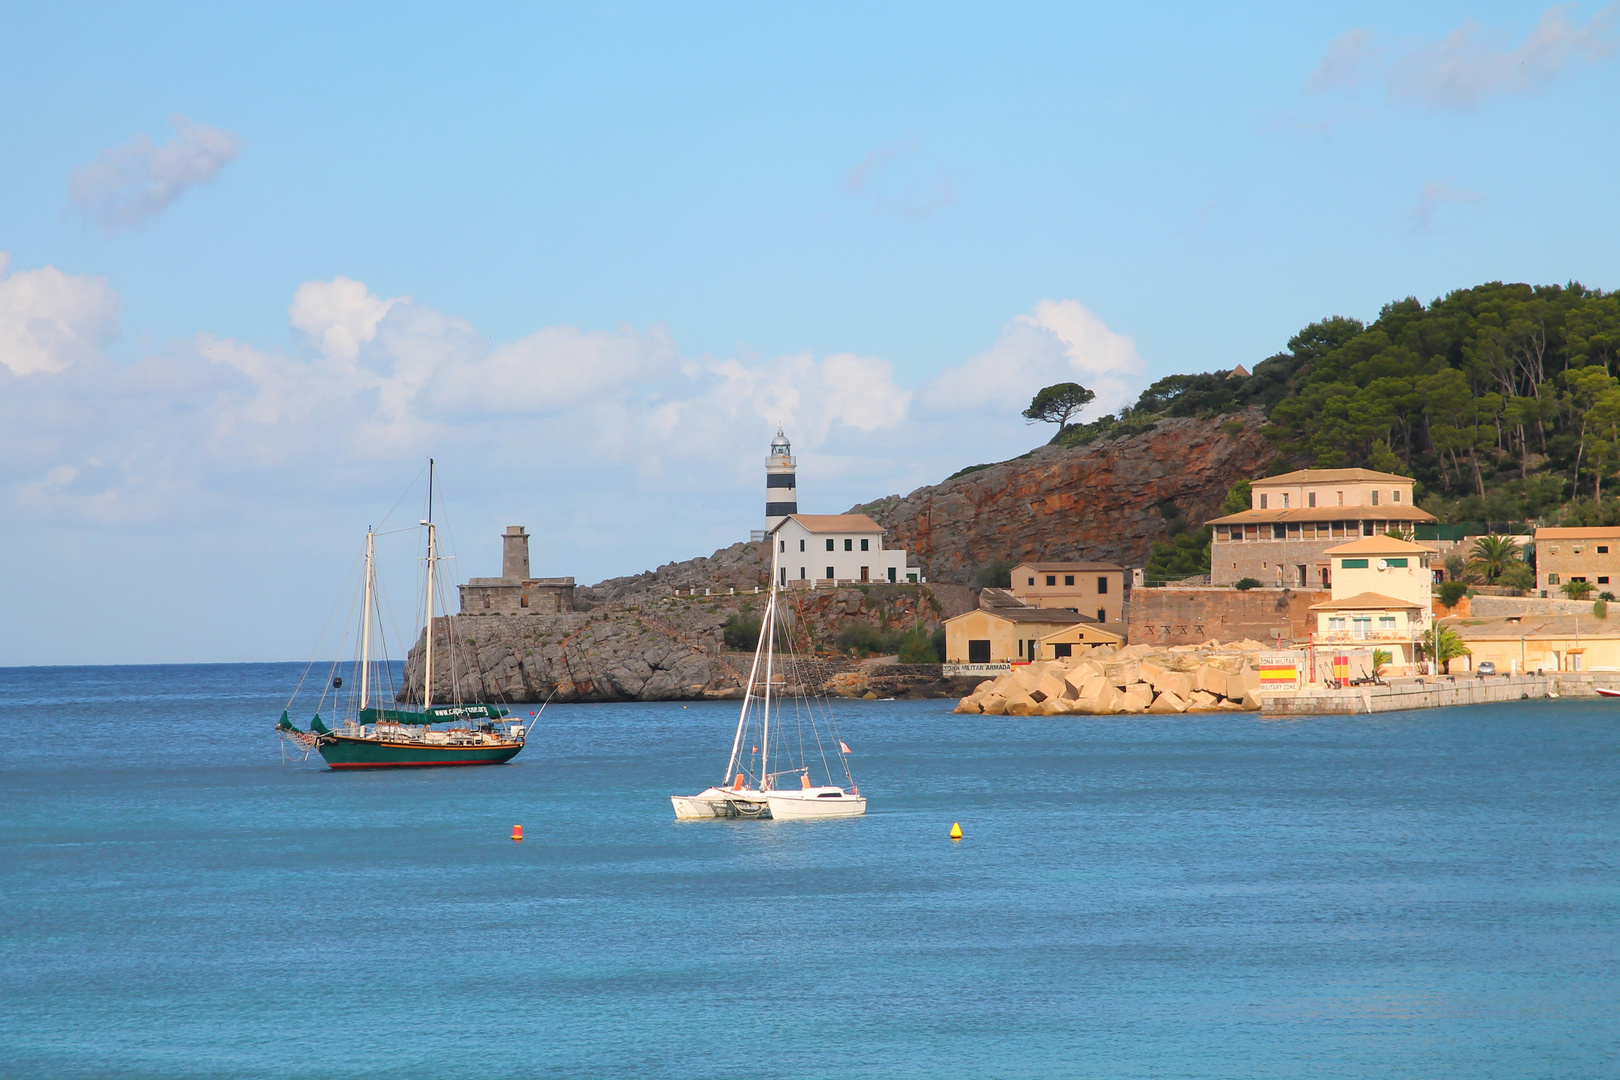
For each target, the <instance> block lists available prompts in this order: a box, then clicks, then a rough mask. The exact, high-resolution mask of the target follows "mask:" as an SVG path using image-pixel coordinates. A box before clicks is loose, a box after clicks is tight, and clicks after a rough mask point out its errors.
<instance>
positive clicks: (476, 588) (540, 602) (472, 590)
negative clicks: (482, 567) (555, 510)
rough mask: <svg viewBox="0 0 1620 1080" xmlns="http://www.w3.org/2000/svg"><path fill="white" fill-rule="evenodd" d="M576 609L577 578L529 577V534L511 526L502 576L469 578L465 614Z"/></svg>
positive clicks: (506, 535) (503, 546)
mask: <svg viewBox="0 0 1620 1080" xmlns="http://www.w3.org/2000/svg"><path fill="white" fill-rule="evenodd" d="M573 609H574V579H573V578H571V577H562V578H533V577H530V576H529V534H528V533H527V532H525V531H524V529H523V526H521V525H508V526H507V527H506V532H505V533H503V534H502V535H501V576H500V577H498V578H468V579H467V584H465V585H463V586H461V613H462V614H463V615H552V614H556V613H558V612H563V611H572V610H573Z"/></svg>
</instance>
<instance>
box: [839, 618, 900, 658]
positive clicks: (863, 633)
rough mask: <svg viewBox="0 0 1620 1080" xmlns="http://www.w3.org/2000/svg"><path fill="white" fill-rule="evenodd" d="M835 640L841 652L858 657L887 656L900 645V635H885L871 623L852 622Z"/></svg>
mask: <svg viewBox="0 0 1620 1080" xmlns="http://www.w3.org/2000/svg"><path fill="white" fill-rule="evenodd" d="M833 640H834V641H836V642H837V643H838V648H839V649H840V650H841V651H843V652H852V653H854V654H855V655H856V656H871V655H873V654H877V655H879V656H882V655H887V654H888V653H891V652H894V650H895V646H897V645H898V644H899V643H900V639H899V635H898V634H885V633H884V632H883V631H881V630H879V629H878V628H877V627H875V626H873V625H872V624H871V623H869V622H852V623H850V624H849V625H848V626H846V627H844V628H843V629H842V630H840V631H838V636H837V637H836V638H834V639H833Z"/></svg>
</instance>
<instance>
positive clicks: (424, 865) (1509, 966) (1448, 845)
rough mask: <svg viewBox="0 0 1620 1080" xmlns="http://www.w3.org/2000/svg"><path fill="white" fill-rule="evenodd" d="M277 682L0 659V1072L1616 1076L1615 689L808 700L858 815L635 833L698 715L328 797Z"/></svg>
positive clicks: (628, 714)
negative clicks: (1099, 713) (982, 708)
mask: <svg viewBox="0 0 1620 1080" xmlns="http://www.w3.org/2000/svg"><path fill="white" fill-rule="evenodd" d="M303 670H304V669H303V667H302V666H300V665H282V664H242V665H203V666H164V667H63V668H10V669H0V733H3V736H4V750H3V752H0V814H3V819H0V821H3V825H0V1076H4V1077H7V1078H10V1077H130V1078H135V1077H164V1078H169V1077H222V1078H223V1077H231V1078H242V1077H276V1078H288V1077H312V1078H313V1077H321V1078H332V1077H357V1078H358V1077H365V1078H383V1077H387V1078H410V1077H424V1078H427V1077H478V1078H501V1077H671V1078H698V1077H716V1076H743V1075H768V1076H791V1077H807V1078H814V1077H829V1078H832V1077H837V1078H854V1077H874V1078H875V1077H884V1078H904V1077H919V1078H920V1077H928V1078H942V1077H1032V1078H1033V1077H1043V1078H1045V1077H1234V1078H1235V1077H1244V1078H1250V1077H1414V1078H1416V1077H1425V1078H1427V1077H1451V1076H1456V1077H1471V1078H1490V1077H1504V1078H1506V1077H1512V1078H1521V1077H1614V1076H1617V1075H1620V782H1617V781H1620V768H1617V767H1620V702H1609V701H1602V700H1597V701H1593V700H1557V701H1536V702H1521V703H1515V704H1504V705H1495V706H1485V707H1478V708H1453V709H1434V710H1429V711H1425V712H1412V713H1393V714H1382V715H1376V716H1336V717H1319V718H1308V719H1296V720H1288V721H1273V720H1264V719H1261V718H1260V717H1259V716H1257V715H1253V714H1237V715H1229V714H1223V715H1211V716H1197V717H1193V716H1181V717H1174V716H1171V717H1161V716H1153V717H1130V718H1127V717H1106V718H1072V717H1069V718H1040V717H1026V718H1005V717H988V716H959V715H956V714H953V713H952V712H951V706H952V704H953V703H951V702H947V701H894V702H871V701H849V702H838V703H836V705H835V710H836V715H837V719H838V723H839V730H840V734H841V736H842V738H843V740H844V741H845V742H847V743H848V744H849V746H850V749H851V750H852V752H853V753H852V756H851V759H850V760H851V762H852V764H853V768H854V777H855V782H856V783H857V784H858V785H859V787H860V790H861V792H862V793H863V794H864V795H866V796H867V797H868V798H869V799H870V804H869V810H868V813H867V815H866V816H865V817H864V818H860V819H853V820H841V821H824V822H769V821H713V822H682V823H677V822H676V821H675V820H674V818H673V814H672V810H671V807H670V802H669V796H670V795H671V794H672V793H688V794H689V793H692V792H695V791H697V790H700V789H701V788H703V787H706V786H708V785H710V784H714V783H716V782H718V781H720V780H721V779H722V777H721V773H722V772H723V770H724V768H725V763H726V756H727V753H728V751H729V749H730V742H731V738H732V734H733V730H734V726H735V723H736V706H735V705H734V704H727V703H689V704H681V703H678V702H676V703H662V704H612V705H553V706H551V707H550V708H548V709H546V710H545V711H544V713H543V714H542V715H541V716H540V717H538V718H537V720H536V723H535V727H534V732H533V737H532V739H531V741H530V743H529V745H528V747H527V748H526V749H525V750H524V751H523V753H522V754H521V755H519V756H518V757H517V758H516V759H515V760H514V761H513V762H512V763H511V764H508V765H502V766H495V767H487V768H473V769H439V770H420V771H399V772H369V773H357V774H351V773H338V772H333V771H331V770H328V769H326V768H324V767H323V766H322V764H321V762H320V759H319V757H318V756H317V757H313V758H311V759H309V760H305V759H304V758H303V757H302V756H301V755H286V754H284V752H283V748H282V747H281V745H280V744H279V742H278V740H277V738H276V736H275V735H274V734H273V733H272V726H273V725H274V723H275V721H276V719H277V718H278V717H279V716H280V714H281V711H282V709H283V708H285V707H286V706H287V703H288V698H289V695H290V694H291V693H292V691H293V689H294V688H295V686H296V685H297V684H298V682H299V679H300V677H301V676H302V674H303ZM299 708H300V706H299V705H297V704H295V706H294V712H293V718H294V720H296V721H297V722H299V725H300V726H307V724H308V720H309V716H308V715H304V714H302V713H300V712H299V711H298V710H299ZM534 708H535V706H523V707H521V708H520V709H519V710H517V711H519V712H520V713H521V714H526V712H527V711H530V710H533V709H534ZM328 719H330V717H328ZM953 823H960V825H961V828H962V833H963V835H962V839H961V840H959V841H953V840H951V839H950V838H949V830H950V828H951V825H952V824H953ZM514 825H521V826H522V827H523V836H524V838H523V840H522V841H521V842H514V841H513V840H512V839H511V834H512V827H513V826H514Z"/></svg>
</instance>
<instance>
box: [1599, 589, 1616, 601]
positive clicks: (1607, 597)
mask: <svg viewBox="0 0 1620 1080" xmlns="http://www.w3.org/2000/svg"><path fill="white" fill-rule="evenodd" d="M1598 599H1599V600H1613V599H1614V593H1612V592H1608V591H1607V590H1605V591H1604V592H1600V593H1598Z"/></svg>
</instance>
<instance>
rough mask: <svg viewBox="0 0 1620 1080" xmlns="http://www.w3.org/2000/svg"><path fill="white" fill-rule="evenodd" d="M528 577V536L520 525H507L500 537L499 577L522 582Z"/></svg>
mask: <svg viewBox="0 0 1620 1080" xmlns="http://www.w3.org/2000/svg"><path fill="white" fill-rule="evenodd" d="M528 576H529V534H528V533H526V532H524V531H523V526H521V525H508V526H507V527H506V535H504V536H502V537H501V577H503V578H505V579H506V580H508V581H524V580H527V578H528Z"/></svg>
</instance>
